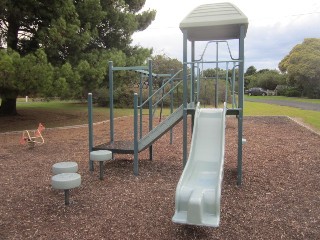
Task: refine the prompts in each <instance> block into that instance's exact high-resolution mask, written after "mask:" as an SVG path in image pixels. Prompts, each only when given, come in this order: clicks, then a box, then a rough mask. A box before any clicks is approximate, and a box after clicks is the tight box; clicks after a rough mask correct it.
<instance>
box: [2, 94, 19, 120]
mask: <svg viewBox="0 0 320 240" xmlns="http://www.w3.org/2000/svg"><path fill="white" fill-rule="evenodd" d="M17 114H18V113H17V98H2V99H1V107H0V116H8V115H17Z"/></svg>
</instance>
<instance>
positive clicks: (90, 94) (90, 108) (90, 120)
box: [88, 93, 93, 171]
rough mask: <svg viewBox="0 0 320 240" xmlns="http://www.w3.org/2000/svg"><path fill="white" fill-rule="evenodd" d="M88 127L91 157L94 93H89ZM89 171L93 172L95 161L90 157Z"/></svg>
mask: <svg viewBox="0 0 320 240" xmlns="http://www.w3.org/2000/svg"><path fill="white" fill-rule="evenodd" d="M88 121H89V122H88V126H89V155H90V152H91V151H92V148H93V117H92V93H88ZM89 170H90V171H93V161H91V160H90V157H89Z"/></svg>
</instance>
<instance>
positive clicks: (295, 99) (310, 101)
mask: <svg viewBox="0 0 320 240" xmlns="http://www.w3.org/2000/svg"><path fill="white" fill-rule="evenodd" d="M244 99H245V100H246V99H263V100H284V101H290V102H307V103H317V104H320V99H309V98H298V97H283V96H250V97H249V96H247V95H246V96H245V97H244Z"/></svg>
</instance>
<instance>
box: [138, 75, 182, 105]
mask: <svg viewBox="0 0 320 240" xmlns="http://www.w3.org/2000/svg"><path fill="white" fill-rule="evenodd" d="M180 72H182V69H181V70H179V71H178V72H177V73H175V74H174V75H173V76H172V77H171V78H170V79H168V81H167V82H166V83H165V84H163V85H162V86H161V87H160V88H158V90H157V91H155V92H154V93H153V94H152V95H151V96H149V97H148V98H147V99H146V100H145V101H144V102H143V103H142V104H141V105H140V106H138V108H141V107H142V106H144V105H145V104H146V103H147V102H148V101H149V100H150V99H151V98H153V97H154V96H155V95H156V94H157V93H159V91H160V90H162V89H163V88H164V87H165V86H166V85H167V84H168V83H170V81H171V80H174V78H175V76H177V75H178V74H179V73H180Z"/></svg>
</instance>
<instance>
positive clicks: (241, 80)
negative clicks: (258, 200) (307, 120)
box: [237, 25, 245, 186]
mask: <svg viewBox="0 0 320 240" xmlns="http://www.w3.org/2000/svg"><path fill="white" fill-rule="evenodd" d="M244 36H245V27H244V26H243V25H242V26H240V38H239V60H240V61H239V93H238V95H239V103H238V104H239V109H240V112H239V116H238V166H237V185H238V186H239V185H241V183H242V132H243V129H242V128H243V95H244Z"/></svg>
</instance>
